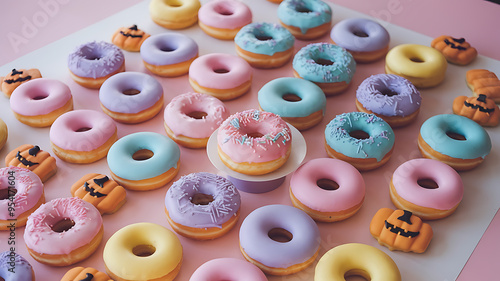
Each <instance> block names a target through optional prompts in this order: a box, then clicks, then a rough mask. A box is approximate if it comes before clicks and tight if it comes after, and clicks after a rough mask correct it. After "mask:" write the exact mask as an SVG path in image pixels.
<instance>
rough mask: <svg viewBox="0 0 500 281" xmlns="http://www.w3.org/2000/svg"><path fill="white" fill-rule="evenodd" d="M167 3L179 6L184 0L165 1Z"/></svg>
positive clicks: (175, 6) (171, 5)
mask: <svg viewBox="0 0 500 281" xmlns="http://www.w3.org/2000/svg"><path fill="white" fill-rule="evenodd" d="M165 4H167V6H170V7H174V8H178V7H181V6H182V1H179V0H167V1H165Z"/></svg>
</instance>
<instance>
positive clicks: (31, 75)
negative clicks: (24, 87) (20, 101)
mask: <svg viewBox="0 0 500 281" xmlns="http://www.w3.org/2000/svg"><path fill="white" fill-rule="evenodd" d="M41 77H42V74H40V70H38V69H36V68H32V69H19V70H17V69H15V68H14V69H12V71H11V72H10V73H9V74H8V75H7V76H5V77H0V83H1V84H2V92H3V93H4V94H5V95H6V96H7V97H9V98H10V95H11V94H12V92H14V90H15V89H16V88H17V87H19V85H21V84H22V83H24V82H28V81H30V80H32V79H36V78H41Z"/></svg>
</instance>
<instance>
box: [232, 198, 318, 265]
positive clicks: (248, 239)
mask: <svg viewBox="0 0 500 281" xmlns="http://www.w3.org/2000/svg"><path fill="white" fill-rule="evenodd" d="M273 228H282V229H285V230H286V231H288V232H290V233H291V234H292V235H293V238H292V240H290V241H288V242H286V243H282V242H277V241H274V240H272V239H271V238H270V237H269V234H268V233H269V231H270V230H271V229H273ZM319 242H320V236H319V229H318V226H317V224H316V223H315V222H314V220H313V219H311V218H310V217H309V216H308V215H307V214H306V213H304V212H303V211H302V210H299V209H297V208H294V207H292V206H287V205H267V206H263V207H260V208H258V209H256V210H254V211H252V212H251V213H250V214H249V215H248V216H247V217H246V218H245V220H244V221H243V223H242V224H241V227H240V247H241V250H242V251H244V252H245V253H246V255H248V256H249V257H250V258H252V259H253V260H256V261H258V262H260V263H262V264H264V265H266V266H268V267H273V268H288V267H290V266H293V265H295V264H300V263H304V262H307V261H308V260H309V259H310V258H311V257H313V256H315V254H316V253H317V252H318V250H319Z"/></svg>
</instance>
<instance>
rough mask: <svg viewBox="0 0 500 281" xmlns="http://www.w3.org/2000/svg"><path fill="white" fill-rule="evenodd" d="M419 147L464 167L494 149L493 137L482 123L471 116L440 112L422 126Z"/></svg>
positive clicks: (422, 150)
mask: <svg viewBox="0 0 500 281" xmlns="http://www.w3.org/2000/svg"><path fill="white" fill-rule="evenodd" d="M418 148H419V149H420V152H421V153H422V155H423V156H424V157H426V158H431V159H436V160H439V161H441V162H444V163H446V164H448V165H450V166H451V167H453V168H454V169H456V170H459V171H464V170H470V169H472V168H474V167H476V166H477V165H479V164H481V163H482V162H483V160H484V158H485V157H486V155H488V154H489V153H490V150H491V139H490V136H489V135H488V133H487V132H486V130H485V129H483V127H481V125H479V124H477V123H476V122H474V121H472V120H471V119H469V118H467V117H463V116H460V115H455V114H440V115H436V116H433V117H431V118H429V119H427V120H426V121H425V122H424V123H423V124H422V127H420V135H419V137H418Z"/></svg>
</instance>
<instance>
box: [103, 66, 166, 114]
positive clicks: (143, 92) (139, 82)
mask: <svg viewBox="0 0 500 281" xmlns="http://www.w3.org/2000/svg"><path fill="white" fill-rule="evenodd" d="M99 100H100V101H101V108H102V110H103V111H104V113H106V114H107V115H109V116H110V117H111V118H113V119H114V120H116V121H119V122H123V123H140V122H143V121H146V120H149V119H151V118H153V117H154V116H155V115H156V114H157V113H158V112H160V110H161V109H162V107H163V88H162V86H161V84H160V82H158V81H157V80H156V79H155V78H153V77H152V76H150V75H147V74H145V73H141V72H124V73H118V74H116V75H113V76H112V77H110V78H109V79H108V80H106V81H105V82H104V83H103V84H102V86H101V89H100V90H99Z"/></svg>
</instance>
